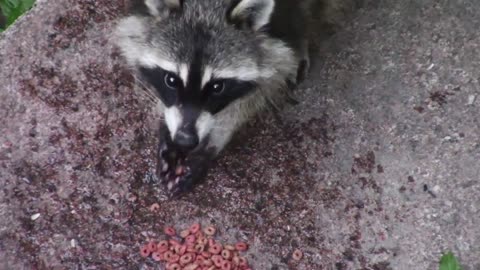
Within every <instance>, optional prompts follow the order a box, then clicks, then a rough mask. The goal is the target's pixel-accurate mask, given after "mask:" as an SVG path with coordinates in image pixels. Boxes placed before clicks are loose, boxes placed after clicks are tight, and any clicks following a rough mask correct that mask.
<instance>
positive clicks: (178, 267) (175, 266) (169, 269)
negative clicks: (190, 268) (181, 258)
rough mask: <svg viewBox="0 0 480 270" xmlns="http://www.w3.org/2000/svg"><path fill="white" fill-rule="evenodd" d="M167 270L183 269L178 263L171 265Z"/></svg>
mask: <svg viewBox="0 0 480 270" xmlns="http://www.w3.org/2000/svg"><path fill="white" fill-rule="evenodd" d="M167 270H182V267H181V266H180V264H178V263H173V264H170V267H167Z"/></svg>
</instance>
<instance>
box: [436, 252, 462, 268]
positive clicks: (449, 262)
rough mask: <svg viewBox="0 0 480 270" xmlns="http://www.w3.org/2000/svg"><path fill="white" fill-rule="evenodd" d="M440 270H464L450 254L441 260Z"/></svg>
mask: <svg viewBox="0 0 480 270" xmlns="http://www.w3.org/2000/svg"><path fill="white" fill-rule="evenodd" d="M440 270H462V268H461V267H460V264H459V263H458V261H457V258H455V256H454V255H453V253H452V252H448V253H447V254H444V255H443V256H442V258H440Z"/></svg>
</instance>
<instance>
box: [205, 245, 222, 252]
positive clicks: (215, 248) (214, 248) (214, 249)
mask: <svg viewBox="0 0 480 270" xmlns="http://www.w3.org/2000/svg"><path fill="white" fill-rule="evenodd" d="M208 252H210V253H212V254H220V252H222V246H221V245H220V244H213V245H212V246H210V248H209V249H208Z"/></svg>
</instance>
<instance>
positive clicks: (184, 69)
mask: <svg viewBox="0 0 480 270" xmlns="http://www.w3.org/2000/svg"><path fill="white" fill-rule="evenodd" d="M179 73H180V74H179V75H180V79H182V81H183V86H187V83H188V66H187V64H180V72H179Z"/></svg>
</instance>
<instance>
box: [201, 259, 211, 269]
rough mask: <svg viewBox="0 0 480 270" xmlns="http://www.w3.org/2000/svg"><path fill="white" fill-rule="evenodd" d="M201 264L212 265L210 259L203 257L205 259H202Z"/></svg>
mask: <svg viewBox="0 0 480 270" xmlns="http://www.w3.org/2000/svg"><path fill="white" fill-rule="evenodd" d="M203 265H205V266H207V267H208V266H212V265H213V261H212V259H205V260H204V261H203Z"/></svg>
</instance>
